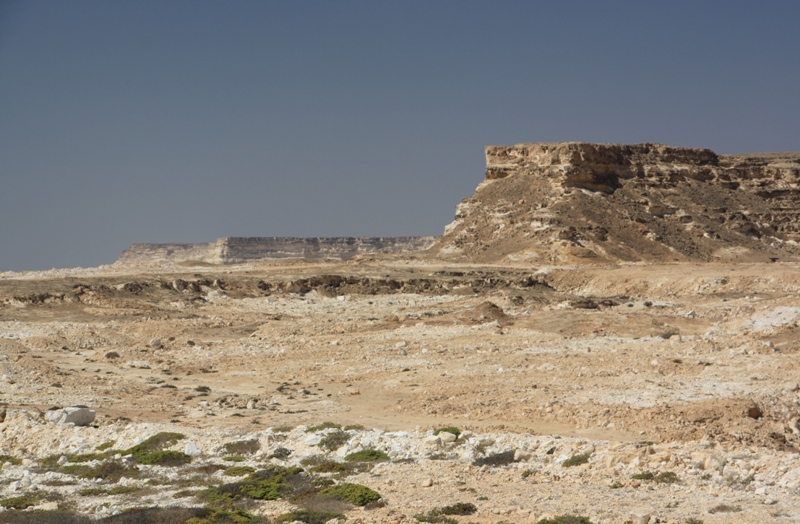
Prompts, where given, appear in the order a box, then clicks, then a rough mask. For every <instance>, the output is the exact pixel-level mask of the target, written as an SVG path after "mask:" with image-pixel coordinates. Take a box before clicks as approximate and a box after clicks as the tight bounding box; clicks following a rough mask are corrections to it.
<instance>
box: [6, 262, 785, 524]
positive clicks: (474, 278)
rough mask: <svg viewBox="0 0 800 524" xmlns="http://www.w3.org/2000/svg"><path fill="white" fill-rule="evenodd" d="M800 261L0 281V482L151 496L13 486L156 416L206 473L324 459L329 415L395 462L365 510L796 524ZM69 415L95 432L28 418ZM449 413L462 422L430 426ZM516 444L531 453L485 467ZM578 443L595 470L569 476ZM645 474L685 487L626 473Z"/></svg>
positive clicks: (133, 273)
mask: <svg viewBox="0 0 800 524" xmlns="http://www.w3.org/2000/svg"><path fill="white" fill-rule="evenodd" d="M799 267H800V266H798V265H797V264H791V263H780V262H779V263H766V264H735V265H734V264H710V263H709V264H687V263H681V264H672V265H652V264H628V265H615V266H595V267H592V266H582V267H579V268H578V267H558V266H552V267H533V268H532V267H524V266H512V265H508V266H481V265H467V264H464V265H452V264H448V265H446V264H443V263H440V262H436V261H427V260H423V259H420V258H416V257H396V258H391V257H374V256H372V257H360V258H358V259H356V260H352V261H350V262H347V263H338V262H319V263H302V262H284V263H277V262H276V263H264V264H249V265H241V266H225V267H221V266H210V265H207V264H206V265H198V266H194V267H180V266H172V267H160V268H156V267H149V268H148V267H138V268H126V267H120V266H110V267H106V268H102V269H100V270H91V271H88V270H87V271H82V270H74V271H63V272H49V273H25V274H16V273H4V274H0V403H3V404H6V405H7V406H6V411H7V413H8V415H7V417H6V421H5V422H4V423H2V424H0V428H1V429H0V455H8V456H13V457H17V458H19V459H20V460H22V461H23V463H22V464H19V465H11V464H10V463H8V464H5V465H4V467H3V469H2V470H0V490H4V491H3V492H2V495H0V497H6V498H7V497H10V496H18V495H19V494H21V493H25V492H26V490H28V491H29V490H32V489H35V490H40V491H42V492H44V491H46V490H47V489H50V490H51V491H52V490H54V491H59V490H60V491H59V493H60V495H59V497H61V498H59V499H58V500H59V502H58V504H60V505H61V507H66V508H72V509H76V510H78V511H79V512H80V513H87V514H95V515H98V516H103V515H107V514H112V513H114V512H118V511H121V510H122V509H124V508H126V507H131V506H140V505H141V501H140V500H139V499H135V498H125V497H124V496H113V497H111V496H110V497H100V498H97V497H94V498H93V497H91V496H79V495H76V494H75V490H77V489H78V488H79V487H81V486H83V485H84V484H85V482H84V481H80V482H84V484H81V483H80V482H78V483H77V484H75V485H72V486H70V485H65V486H66V487H63V486H62V487H58V488H55V487H52V485H53V483H52V482H50V486H51V487H49V488H48V487H47V486H46V485H45V484H41V483H39V484H37V482H33V483H32V484H31V483H28V484H27V485H26V484H25V483H24V482H22V484H20V479H23V478H24V477H31V475H32V476H33V477H37V476H38V477H42V478H44V477H43V476H44V475H46V474H50V473H45V472H43V471H42V470H41V468H40V467H39V469H37V466H36V465H37V462H36V461H37V460H39V459H41V458H43V457H47V456H51V455H53V454H59V453H61V454H69V453H85V452H89V451H92V450H93V449H94V447H95V446H97V445H100V444H102V443H103V442H105V441H106V440H108V439H111V440H121V441H122V440H125V439H128V441H129V443H130V445H133V444H134V443H136V440H137V438H138V439H139V440H141V439H143V438H146V437H148V436H150V434H152V433H154V432H156V431H165V430H168V431H177V432H181V433H183V434H185V435H187V436H188V437H187V438H189V439H193V443H195V444H197V446H199V448H200V450H201V452H202V453H201V454H199V455H197V457H196V458H195V459H194V462H195V463H209V464H210V463H214V462H215V461H217V462H219V461H220V460H222V459H221V458H220V457H222V455H221V454H220V453H221V452H220V451H219V446H220V445H221V444H222V443H224V442H225V441H226V439H227V441H233V440H237V439H241V438H244V437H245V436H247V438H255V439H257V440H259V442H260V443H261V450H260V451H259V452H258V453H256V454H255V455H253V456H252V457H247V460H246V463H247V464H252V465H253V466H255V467H257V466H258V465H259V464H263V463H265V461H268V460H272V461H273V462H275V461H276V460H277V459H275V458H272V459H269V454H270V453H272V452H273V451H274V449H277V447H286V448H288V449H291V450H292V451H293V455H292V458H290V459H289V461H288V462H286V461H284V462H280V463H281V464H284V463H286V464H289V463H291V464H300V461H301V460H302V458H303V457H306V458H307V457H309V456H312V455H314V454H317V455H319V454H321V452H320V451H319V449H318V444H315V443H314V440H313V439H311V441H310V442H309V437H308V435H314V434H315V433H314V432H310V433H307V432H306V431H305V430H306V429H307V427H308V426H313V425H315V424H320V423H322V422H325V421H331V422H335V423H338V424H341V425H343V426H345V425H358V426H363V428H364V429H363V430H362V429H358V428H356V429H352V430H350V436H351V437H352V438H351V440H350V441H348V443H347V444H346V445H345V446H344V447H343V448H342V449H344V450H346V451H355V450H358V449H366V448H378V449H384V450H385V451H387V452H390V455H391V456H392V459H393V462H387V463H382V464H380V465H379V466H375V468H374V469H372V470H371V471H370V472H368V473H365V472H362V473H359V474H357V475H354V476H352V477H349V478H348V480H347V481H348V482H359V483H361V484H364V485H367V486H370V487H372V488H373V489H375V490H376V491H378V492H380V493H381V494H382V495H383V500H384V501H385V505H384V506H383V507H380V508H375V509H368V510H363V509H360V508H355V509H352V510H348V511H346V513H347V515H348V516H350V517H351V520H352V518H356V517H357V518H363V519H366V521H370V520H372V521H376V522H384V521H385V522H391V521H392V519H394V520H395V521H398V522H401V521H402V518H403V516H406V517H408V518H410V517H411V516H412V515H414V514H420V513H424V512H426V511H429V510H431V509H434V508H436V507H441V506H444V505H447V504H453V503H455V502H459V501H461V502H469V503H474V504H475V505H476V507H477V512H476V513H475V514H473V515H470V516H457V517H453V518H456V519H457V520H459V521H461V522H500V521H507V522H518V521H524V522H536V521H537V520H538V519H541V518H544V517H546V516H548V515H550V516H554V515H560V514H566V513H573V514H582V515H586V516H588V517H589V518H591V519H592V522H626V521H628V520H631V519H633V520H631V521H632V522H644V521H647V522H651V523H653V522H670V521H673V522H686V521H690V520H689V519H693V518H694V519H698V520H702V521H704V522H757V521H758V522H761V521H769V522H800V511H798V509H797V508H798V507H800V505H798V502H800V497H798V491H797V488H798V483H799V482H800V459H798V455H797V447H796V446H797V445H798V442H800V438H798V433H800V428H798V426H799V425H798V413H800V396H799V395H798V394H799V393H800V385H798V381H800V373H798V371H800V370H798V361H797V351H798V349H799V348H800V337H798V336H797V333H798V329H797V322H798V319H800V300H798V288H800V273H799V272H798V268H799ZM71 405H85V406H88V407H89V408H91V409H93V410H96V413H97V419H96V421H95V424H94V426H95V427H92V426H88V427H85V428H72V427H63V426H54V425H53V424H52V423H50V422H47V421H46V419H45V418H44V417H41V416H38V415H37V414H38V412H39V411H45V410H48V409H50V408H51V407H54V406H57V407H64V406H71ZM446 426H455V427H458V428H459V429H460V430H461V431H466V432H468V433H467V434H466V436H460V437H459V439H458V440H457V441H456V442H454V443H448V442H442V441H439V442H437V441H436V439H435V438H433V437H431V435H430V434H429V430H435V429H437V428H441V427H446ZM304 427H305V428H304ZM270 428H272V429H270ZM275 428H284V429H283V430H282V431H283V432H278V431H275ZM292 428H293V429H292ZM373 428H375V429H377V430H380V431H378V432H373V431H371V430H372V429H373ZM290 429H291V431H289V430H290ZM326 431H328V430H326ZM279 434H280V438H277V437H276V435H279ZM323 434H324V431H323ZM34 436H35V438H34ZM112 437H113V438H112ZM75 438H79V439H81V443H79V444H75V442H77V441H74V440H73V441H70V439H75ZM118 446H119V443H118ZM118 446H117V447H118ZM182 446H184V442H182V443H180V444H177V445H176V447H175V448H174V449H180V450H183V449H184V448H183V447H182ZM342 449H339V450H332V451H331V452H330V453H331V456H332V457H334V458H336V457H338V460H340V459H341V457H343V456H344V451H342ZM504 451H506V452H507V451H511V452H512V455H513V454H514V453H516V457H515V460H514V461H508V463H505V464H502V465H498V466H491V465H489V466H486V465H481V463H480V459H482V458H484V459H485V458H486V457H489V456H492V454H500V453H502V452H504ZM337 453H338V455H337ZM580 453H587V454H588V455H589V462H588V464H585V465H582V466H577V467H574V468H565V467H563V464H562V463H563V462H564V460H565V459H567V458H569V457H571V456H573V455H575V454H580ZM322 454H324V453H322ZM204 461H205V462H204ZM292 461H294V462H292ZM476 461H477V462H476ZM648 471H651V472H655V473H658V472H667V471H668V472H674V473H675V474H676V475H677V478H678V480H677V482H674V483H654V482H648V481H647V480H636V479H633V478H632V477H633V475H636V474H641V473H642V472H648ZM25 472H27V473H25ZM524 472H532V473H528V474H526V475H524V476H523V473H524ZM59 478H61V477H59ZM228 481H230V479H228ZM428 481H430V484H431V485H430V486H427V484H428ZM31 486H32V487H31ZM12 488H13V489H12ZM161 495H163V496H166V495H164V494H163V493H162V494H161ZM165 500H167V499H160V498H158V496H157V495H153V497H151V499H150V502H151V503H152V504H154V505H166V504H167V502H166V501H165ZM168 500H169V501H170V502H169V503H170V504H180V505H184V506H192V505H195V506H197V505H202V502H198V501H196V500H193V499H174V498H171V499H168ZM259 504H260V505H256V506H255V507H251V508H250V510H251V511H252V512H254V514H256V515H262V516H265V517H266V518H272V517H274V516H277V515H279V514H280V513H281V512H284V511H288V510H289V509H291V508H292V507H293V506H292V504H291V503H290V502H289V501H287V500H279V501H270V502H262V503H259ZM98 508H100V509H98ZM720 508H721V509H720ZM647 515H650V516H649V517H647V519H645V517H646V516H647Z"/></svg>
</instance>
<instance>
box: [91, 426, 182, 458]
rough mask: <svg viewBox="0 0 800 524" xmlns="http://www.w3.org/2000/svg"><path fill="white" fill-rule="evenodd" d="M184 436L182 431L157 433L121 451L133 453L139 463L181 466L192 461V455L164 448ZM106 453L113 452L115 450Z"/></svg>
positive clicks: (122, 452)
mask: <svg viewBox="0 0 800 524" xmlns="http://www.w3.org/2000/svg"><path fill="white" fill-rule="evenodd" d="M184 438H186V437H185V436H184V435H182V434H181V433H170V432H161V433H156V434H155V435H153V436H152V437H150V438H148V439H147V440H145V441H144V442H142V443H141V444H137V445H135V446H133V447H132V448H128V449H126V450H124V451H120V453H121V454H123V455H133V459H134V460H135V461H136V462H138V463H139V464H148V465H158V466H181V465H183V464H188V463H189V462H191V461H192V457H190V456H189V455H187V454H185V453H181V452H180V451H164V448H168V447H170V446H173V445H175V444H176V443H177V442H178V441H179V440H182V439H184ZM106 453H113V451H110V452H106Z"/></svg>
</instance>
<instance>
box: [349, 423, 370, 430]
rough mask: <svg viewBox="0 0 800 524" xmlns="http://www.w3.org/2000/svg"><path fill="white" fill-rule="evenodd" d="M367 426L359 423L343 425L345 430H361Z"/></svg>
mask: <svg viewBox="0 0 800 524" xmlns="http://www.w3.org/2000/svg"><path fill="white" fill-rule="evenodd" d="M365 429H367V428H365V427H364V426H362V425H361V424H348V425H346V426H345V427H344V430H345V431H363V430H365Z"/></svg>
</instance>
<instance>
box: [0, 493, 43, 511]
mask: <svg viewBox="0 0 800 524" xmlns="http://www.w3.org/2000/svg"><path fill="white" fill-rule="evenodd" d="M40 500H42V495H41V494H39V493H26V494H25V495H22V496H19V497H9V498H7V499H2V500H0V506H3V507H5V508H6V509H25V508H29V507H31V506H35V505H36V504H38V503H39V501H40Z"/></svg>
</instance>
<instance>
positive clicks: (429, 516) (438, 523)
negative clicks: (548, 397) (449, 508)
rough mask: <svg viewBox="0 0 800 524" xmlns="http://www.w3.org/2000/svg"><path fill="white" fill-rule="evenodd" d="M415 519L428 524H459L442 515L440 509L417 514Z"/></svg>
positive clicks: (451, 518)
mask: <svg viewBox="0 0 800 524" xmlns="http://www.w3.org/2000/svg"><path fill="white" fill-rule="evenodd" d="M414 518H415V519H416V520H417V521H418V522H428V523H430V524H458V521H457V520H456V519H454V518H453V517H446V516H444V515H442V513H441V511H440V510H438V509H432V510H430V511H429V512H427V513H417V514H416V515H414Z"/></svg>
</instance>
